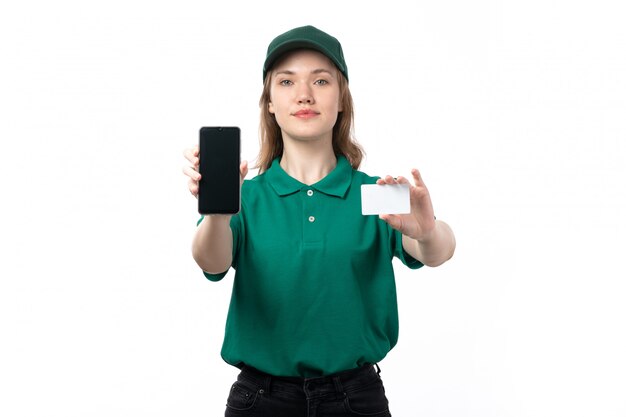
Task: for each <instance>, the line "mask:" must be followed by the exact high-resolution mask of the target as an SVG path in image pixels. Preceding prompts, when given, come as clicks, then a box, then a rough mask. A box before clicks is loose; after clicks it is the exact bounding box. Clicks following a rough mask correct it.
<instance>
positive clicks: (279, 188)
mask: <svg viewBox="0 0 626 417" xmlns="http://www.w3.org/2000/svg"><path fill="white" fill-rule="evenodd" d="M266 176H267V180H268V182H269V183H270V185H271V186H272V188H273V189H274V191H276V194H278V195H279V196H281V197H282V196H286V195H289V194H293V193H295V192H298V191H300V190H301V189H303V188H307V189H309V188H312V189H314V190H317V191H320V192H322V193H324V194H328V195H332V196H335V197H343V196H345V195H346V192H347V191H348V189H349V188H350V184H351V183H352V166H351V165H350V163H349V162H348V160H347V159H346V157H345V156H343V155H337V166H335V168H334V169H333V170H332V171H331V172H330V173H329V174H328V175H326V176H325V177H324V178H322V179H321V180H320V181H318V182H316V183H315V184H313V185H306V184H303V183H301V182H300V181H298V180H296V179H295V178H293V177H291V176H290V175H289V174H287V173H286V172H285V170H283V168H282V167H281V166H280V157H278V158H276V159H274V161H272V165H271V166H270V168H269V169H268V170H267V172H266Z"/></svg>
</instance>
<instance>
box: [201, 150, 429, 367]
mask: <svg viewBox="0 0 626 417" xmlns="http://www.w3.org/2000/svg"><path fill="white" fill-rule="evenodd" d="M375 182H376V177H370V176H368V175H366V174H364V173H362V172H360V171H356V170H354V169H353V168H352V167H351V165H350V164H349V162H348V161H347V160H346V158H344V157H343V156H338V157H337V166H336V167H335V169H334V170H333V171H332V172H331V173H330V174H328V175H327V176H326V177H325V178H324V179H322V180H321V181H319V182H318V183H316V184H313V185H310V186H309V185H306V184H303V183H301V182H299V181H297V180H296V179H294V178H292V177H290V176H289V175H288V174H287V173H286V172H285V171H284V170H283V169H282V167H281V166H280V164H279V159H276V160H274V162H273V163H272V166H271V167H270V169H268V170H267V171H266V172H264V173H263V174H261V175H258V176H256V177H255V178H253V179H251V180H246V181H244V183H243V186H242V189H241V193H242V205H241V211H240V213H239V214H237V215H235V216H233V217H232V219H231V222H230V227H231V229H232V232H233V268H235V270H236V273H235V278H234V284H233V293H232V298H231V301H230V308H229V311H228V319H227V321H226V332H225V337H224V344H223V346H222V357H223V358H224V360H225V361H226V362H228V363H230V364H232V365H235V366H240V365H241V364H244V363H245V364H246V365H249V366H252V367H254V368H257V369H259V370H261V371H264V372H267V373H269V374H272V375H277V376H300V377H315V376H322V375H327V374H331V373H335V372H339V371H343V370H347V369H352V368H356V367H358V366H361V365H363V364H365V363H376V362H378V361H380V360H381V359H383V358H384V357H385V355H386V354H387V353H388V352H389V351H390V350H391V348H393V347H394V345H395V344H396V342H397V340H398V308H397V301H396V287H395V280H394V273H393V267H392V262H391V261H392V259H393V257H394V256H396V257H398V258H399V259H400V260H401V261H402V262H403V263H404V264H405V265H407V266H409V267H410V268H413V269H417V268H419V267H421V266H422V263H420V262H419V261H417V260H415V259H413V258H412V257H411V256H410V255H409V254H407V253H406V252H405V251H404V250H403V248H402V235H401V234H400V233H399V232H398V231H396V230H394V229H392V228H391V227H390V226H389V225H388V224H387V223H385V222H384V221H382V220H380V219H379V218H378V216H363V215H362V214H361V184H374V183H375ZM205 275H206V277H207V278H208V279H209V280H211V281H218V280H220V279H222V278H223V277H224V276H225V275H226V272H224V273H222V274H217V275H213V274H208V273H206V272H205Z"/></svg>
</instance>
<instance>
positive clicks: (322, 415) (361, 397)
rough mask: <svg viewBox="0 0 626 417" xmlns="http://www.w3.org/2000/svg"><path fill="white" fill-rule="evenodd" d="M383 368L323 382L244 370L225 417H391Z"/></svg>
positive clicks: (339, 375) (343, 374)
mask: <svg viewBox="0 0 626 417" xmlns="http://www.w3.org/2000/svg"><path fill="white" fill-rule="evenodd" d="M379 374H380V368H378V366H376V368H374V366H373V365H366V366H363V367H361V368H357V369H353V370H349V371H344V372H339V373H337V374H333V375H329V376H325V377H320V378H292V377H288V378H285V377H274V376H272V375H268V374H266V373H263V372H260V371H258V370H256V369H254V368H250V367H245V366H244V367H243V368H242V371H241V373H240V374H239V376H238V377H237V382H235V383H234V384H233V386H232V388H231V390H230V395H229V396H228V401H227V403H226V413H225V416H226V417H244V416H245V417H260V416H267V417H283V416H284V417H340V416H341V417H343V416H373V417H391V414H390V413H389V406H388V401H387V397H386V396H385V388H384V387H383V382H382V380H381V379H380V375H379Z"/></svg>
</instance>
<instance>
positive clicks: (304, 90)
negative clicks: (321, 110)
mask: <svg viewBox="0 0 626 417" xmlns="http://www.w3.org/2000/svg"><path fill="white" fill-rule="evenodd" d="M313 103H315V99H314V98H313V92H312V91H311V87H310V86H308V85H306V84H304V85H302V86H301V87H300V88H299V89H298V104H313Z"/></svg>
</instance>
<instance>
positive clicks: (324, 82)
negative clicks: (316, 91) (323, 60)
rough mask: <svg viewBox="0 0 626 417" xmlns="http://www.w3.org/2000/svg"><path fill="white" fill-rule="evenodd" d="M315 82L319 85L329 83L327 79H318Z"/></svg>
mask: <svg viewBox="0 0 626 417" xmlns="http://www.w3.org/2000/svg"><path fill="white" fill-rule="evenodd" d="M315 84H317V85H326V84H328V81H326V80H317V81H315Z"/></svg>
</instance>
